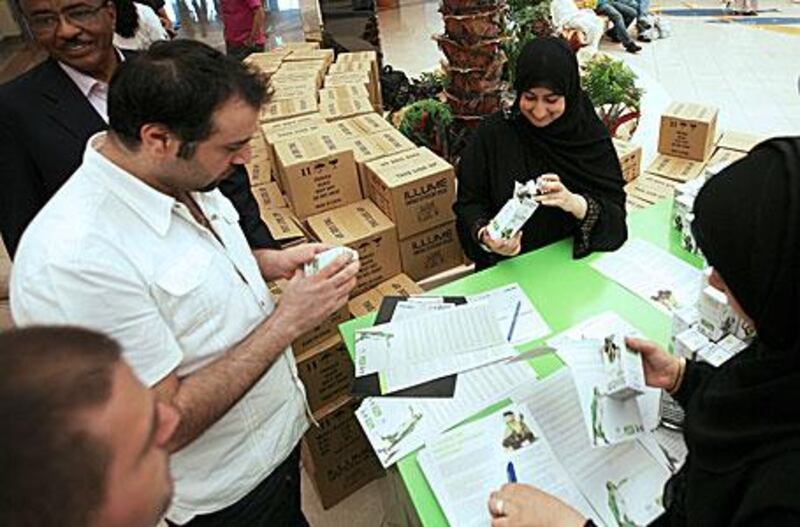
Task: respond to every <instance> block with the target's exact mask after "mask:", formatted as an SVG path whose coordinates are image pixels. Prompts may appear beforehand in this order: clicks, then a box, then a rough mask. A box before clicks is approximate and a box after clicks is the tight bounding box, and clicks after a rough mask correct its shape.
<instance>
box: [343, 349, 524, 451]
mask: <svg viewBox="0 0 800 527" xmlns="http://www.w3.org/2000/svg"><path fill="white" fill-rule="evenodd" d="M534 378H535V372H534V371H533V369H532V368H531V367H530V365H528V364H527V363H526V362H524V361H510V362H506V361H503V362H499V363H497V364H491V365H489V366H484V367H482V368H476V369H474V370H471V371H468V372H464V373H459V374H458V377H457V380H456V389H455V394H454V396H453V397H452V398H449V399H448V398H422V397H368V398H366V399H364V402H363V403H362V404H361V406H360V407H359V408H358V410H356V417H357V418H358V421H359V423H360V424H361V428H363V430H364V432H365V433H366V435H367V438H368V439H369V442H370V444H371V445H372V448H373V450H375V453H376V454H377V456H378V459H380V461H381V463H382V464H383V466H384V467H389V466H391V465H393V464H394V463H396V462H397V461H399V460H400V459H402V458H404V457H405V456H407V455H408V454H410V453H411V452H413V451H415V450H417V449H418V448H420V447H421V446H423V445H424V444H425V440H426V439H427V438H429V437H432V436H434V435H435V434H438V433H440V432H443V431H445V430H447V429H448V428H449V427H451V426H453V425H456V424H458V423H459V422H461V421H463V420H464V419H466V418H467V417H469V416H471V415H473V414H475V413H477V412H479V411H481V410H483V409H484V408H486V407H487V406H490V405H492V404H494V403H496V402H498V401H500V400H502V399H503V398H505V397H506V396H508V394H509V393H510V392H511V391H512V390H514V389H515V388H516V387H517V386H519V385H520V384H523V383H525V382H529V381H531V380H532V379H534Z"/></svg>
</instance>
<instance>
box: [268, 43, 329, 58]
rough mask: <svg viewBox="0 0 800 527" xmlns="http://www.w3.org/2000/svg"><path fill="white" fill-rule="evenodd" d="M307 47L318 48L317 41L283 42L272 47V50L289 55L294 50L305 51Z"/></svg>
mask: <svg viewBox="0 0 800 527" xmlns="http://www.w3.org/2000/svg"><path fill="white" fill-rule="evenodd" d="M309 49H319V42H285V43H284V44H281V45H280V46H278V47H276V48H274V50H273V51H279V52H283V53H285V54H286V55H290V54H291V53H292V52H294V51H305V50H309Z"/></svg>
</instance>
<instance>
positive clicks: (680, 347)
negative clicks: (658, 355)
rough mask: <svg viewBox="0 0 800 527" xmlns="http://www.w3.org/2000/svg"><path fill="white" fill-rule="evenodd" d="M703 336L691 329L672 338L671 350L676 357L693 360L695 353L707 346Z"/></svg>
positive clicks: (706, 340) (707, 342)
mask: <svg viewBox="0 0 800 527" xmlns="http://www.w3.org/2000/svg"><path fill="white" fill-rule="evenodd" d="M709 343H710V341H709V340H708V339H707V338H706V336H705V335H703V334H702V333H700V332H699V331H698V330H697V329H696V328H694V327H692V328H689V329H687V330H685V331H682V332H681V333H678V334H677V335H674V336H673V337H672V349H673V351H674V352H675V355H677V356H678V357H684V358H686V359H694V358H695V356H696V355H697V353H698V352H699V351H700V350H702V349H703V348H705V347H706V346H708V344H709Z"/></svg>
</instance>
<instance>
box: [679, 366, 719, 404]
mask: <svg viewBox="0 0 800 527" xmlns="http://www.w3.org/2000/svg"><path fill="white" fill-rule="evenodd" d="M713 373H714V368H713V366H711V365H709V364H705V363H698V362H697V361H693V360H687V361H686V371H685V372H684V373H683V382H682V383H681V387H680V388H678V391H677V392H675V394H674V395H673V397H674V398H675V400H676V401H678V403H679V404H680V405H681V406H682V407H683V408H687V407H688V406H689V401H690V400H691V398H692V395H694V393H695V392H696V391H697V388H698V387H699V386H700V385H701V384H702V383H703V381H704V380H705V379H707V378H708V377H709V376H711V375H712V374H713Z"/></svg>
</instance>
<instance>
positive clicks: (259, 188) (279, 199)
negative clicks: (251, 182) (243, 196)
mask: <svg viewBox="0 0 800 527" xmlns="http://www.w3.org/2000/svg"><path fill="white" fill-rule="evenodd" d="M250 191H251V192H252V193H253V197H254V198H255V199H256V203H258V210H260V211H262V215H263V213H264V211H268V210H269V209H285V208H287V207H288V206H289V205H288V204H287V203H286V200H285V199H283V194H281V189H280V188H278V184H277V183H276V182H274V181H270V182H269V183H264V184H262V185H256V186H253V187H250Z"/></svg>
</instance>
